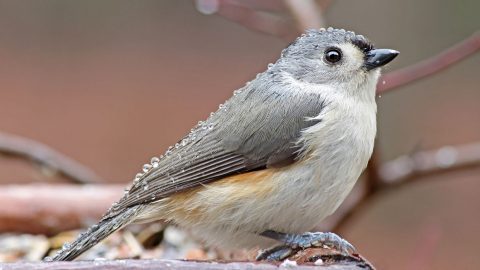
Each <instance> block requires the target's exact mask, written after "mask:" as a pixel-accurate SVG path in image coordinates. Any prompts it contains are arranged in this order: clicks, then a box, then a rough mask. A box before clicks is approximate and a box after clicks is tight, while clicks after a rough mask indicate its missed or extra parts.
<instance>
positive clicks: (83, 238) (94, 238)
mask: <svg viewBox="0 0 480 270" xmlns="http://www.w3.org/2000/svg"><path fill="white" fill-rule="evenodd" d="M140 208H141V205H137V206H133V207H130V208H128V209H126V210H125V211H123V212H121V213H119V214H118V215H116V216H113V217H108V218H105V219H102V220H101V221H100V222H99V223H98V224H96V225H93V226H92V227H90V228H89V229H88V230H87V231H86V232H84V233H81V234H80V235H79V236H78V237H77V239H76V240H75V241H73V242H72V243H70V244H65V245H64V246H63V248H62V249H61V250H60V251H58V252H57V254H55V256H54V257H47V258H45V261H71V260H73V259H75V258H76V257H78V256H80V255H81V254H82V253H84V252H85V251H87V250H88V249H90V248H91V247H93V246H94V245H96V244H97V243H98V242H100V241H102V240H103V239H105V238H106V237H107V236H109V235H110V234H112V233H114V232H115V231H117V230H119V229H120V228H122V227H124V226H125V225H127V224H129V223H130V222H132V221H133V220H134V219H135V217H136V216H137V215H138V214H139V212H140Z"/></svg>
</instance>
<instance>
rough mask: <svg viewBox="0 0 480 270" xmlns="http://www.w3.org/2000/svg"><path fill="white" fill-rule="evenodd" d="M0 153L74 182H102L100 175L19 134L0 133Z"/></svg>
mask: <svg viewBox="0 0 480 270" xmlns="http://www.w3.org/2000/svg"><path fill="white" fill-rule="evenodd" d="M0 154H3V155H8V156H12V157H17V158H21V159H25V160H30V161H33V162H35V163H37V164H39V165H40V166H42V167H43V168H46V169H48V170H50V171H52V172H55V173H59V174H60V175H62V176H64V177H65V178H67V179H69V180H71V181H73V182H75V183H81V184H85V183H102V182H104V181H103V180H102V178H100V176H98V175H97V174H95V173H94V172H93V171H91V170H90V169H88V168H87V167H85V166H84V165H82V164H80V163H78V162H76V161H75V160H73V159H71V158H69V157H67V156H65V155H63V154H61V153H59V152H57V151H55V150H53V149H51V148H50V147H48V146H46V145H44V144H42V143H39V142H37V141H33V140H30V139H27V138H22V137H20V136H15V135H9V134H5V133H0Z"/></svg>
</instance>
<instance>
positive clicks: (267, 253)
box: [257, 230, 355, 261]
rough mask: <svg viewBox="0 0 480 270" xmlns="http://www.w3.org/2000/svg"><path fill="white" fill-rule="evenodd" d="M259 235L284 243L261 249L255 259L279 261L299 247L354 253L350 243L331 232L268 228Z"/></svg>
mask: <svg viewBox="0 0 480 270" xmlns="http://www.w3.org/2000/svg"><path fill="white" fill-rule="evenodd" d="M261 235H262V236H265V237H268V238H271V239H275V240H278V241H281V242H283V243H284V245H281V246H276V247H273V248H270V249H267V250H264V251H262V252H261V253H260V254H259V255H258V256H257V260H269V261H279V260H283V259H285V258H287V257H289V256H290V255H292V254H293V253H294V252H296V251H298V250H300V249H306V248H309V247H323V246H327V247H329V248H332V249H335V250H337V251H339V252H341V253H342V254H344V255H349V254H350V253H355V248H354V247H353V246H352V244H350V243H349V242H347V241H346V240H344V239H342V238H341V237H340V236H338V235H336V234H334V233H331V232H325V233H324V232H307V233H303V234H286V233H279V232H275V231H270V230H269V231H265V232H263V233H261Z"/></svg>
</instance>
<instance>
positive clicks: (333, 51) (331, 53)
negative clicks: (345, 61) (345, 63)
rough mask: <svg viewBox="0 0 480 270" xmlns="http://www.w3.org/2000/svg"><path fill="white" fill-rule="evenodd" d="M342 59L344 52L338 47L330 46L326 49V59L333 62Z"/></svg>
mask: <svg viewBox="0 0 480 270" xmlns="http://www.w3.org/2000/svg"><path fill="white" fill-rule="evenodd" d="M341 59H342V52H341V51H340V50H339V49H337V48H330V49H327V50H326V51H325V60H326V61H327V62H329V63H331V64H334V63H337V62H338V61H340V60H341Z"/></svg>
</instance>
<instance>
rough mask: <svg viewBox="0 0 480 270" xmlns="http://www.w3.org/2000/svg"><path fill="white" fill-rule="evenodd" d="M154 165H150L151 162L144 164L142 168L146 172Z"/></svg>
mask: <svg viewBox="0 0 480 270" xmlns="http://www.w3.org/2000/svg"><path fill="white" fill-rule="evenodd" d="M152 167H153V166H152V165H150V164H144V165H143V168H142V170H143V172H145V173H146V172H148V171H149V170H151V169H152Z"/></svg>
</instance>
